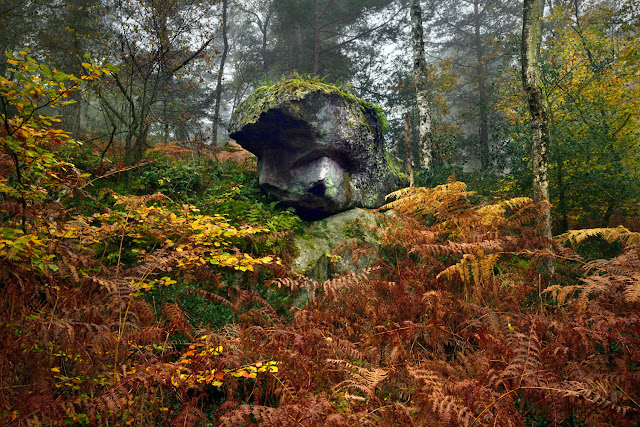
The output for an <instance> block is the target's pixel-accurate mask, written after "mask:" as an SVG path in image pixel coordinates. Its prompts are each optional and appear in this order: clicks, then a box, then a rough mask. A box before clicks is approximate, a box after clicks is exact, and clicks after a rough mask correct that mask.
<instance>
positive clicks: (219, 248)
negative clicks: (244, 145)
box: [0, 57, 640, 426]
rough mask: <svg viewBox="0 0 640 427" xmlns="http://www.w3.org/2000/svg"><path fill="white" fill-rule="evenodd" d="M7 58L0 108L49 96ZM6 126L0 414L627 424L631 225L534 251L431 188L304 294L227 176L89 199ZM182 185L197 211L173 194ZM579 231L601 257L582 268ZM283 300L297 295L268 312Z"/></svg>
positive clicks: (110, 420) (179, 420)
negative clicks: (601, 249)
mask: <svg viewBox="0 0 640 427" xmlns="http://www.w3.org/2000/svg"><path fill="white" fill-rule="evenodd" d="M15 61H16V62H18V64H25V67H26V68H24V69H22V71H20V72H21V73H23V74H24V75H27V77H29V78H24V79H19V80H18V81H17V82H12V81H9V80H8V79H5V78H3V82H2V83H3V88H5V89H6V90H5V89H2V90H3V92H2V96H3V99H4V100H5V101H6V102H13V103H18V102H22V101H19V100H20V99H22V100H24V99H28V100H30V101H31V102H32V104H31V105H32V106H33V105H47V106H48V107H55V105H56V104H58V105H59V102H60V101H63V97H62V95H60V92H58V91H57V90H55V88H54V90H52V91H50V92H46V93H44V94H45V95H46V94H47V93H48V94H49V95H50V97H51V98H45V97H44V96H43V93H42V89H41V90H40V92H39V91H38V89H37V88H35V87H34V86H33V84H32V83H28V82H30V81H31V82H32V81H34V80H33V79H32V78H31V77H33V76H32V75H38V76H40V79H41V80H48V81H49V82H50V83H49V85H52V86H55V83H54V82H55V81H58V80H64V79H63V76H62V75H57V76H56V78H53V76H47V70H46V69H44V68H39V67H37V65H36V64H35V63H32V62H30V61H28V60H27V59H26V58H22V57H20V58H18V59H15ZM30 64H31V65H30ZM94 71H95V70H94ZM16 73H18V71H16ZM65 81H67V82H68V81H74V82H75V81H78V82H79V81H80V79H76V78H72V77H68V76H67V80H65ZM59 83H60V81H58V84H59ZM67 86H69V84H67ZM16 94H17V95H16ZM34 94H35V95H37V96H34ZM22 105H23V106H24V105H26V104H25V103H24V102H22ZM23 113H24V110H22V111H18V112H17V116H16V117H15V118H14V119H11V120H9V119H8V118H7V117H6V112H5V115H4V116H3V119H4V123H3V127H2V128H0V137H1V139H0V141H1V142H2V148H3V151H2V154H1V156H2V157H0V161H1V164H2V169H1V170H2V173H3V175H2V176H1V178H2V179H1V180H0V190H2V192H1V194H2V199H1V200H0V202H1V203H0V222H1V224H0V290H1V291H2V295H3V298H2V299H0V423H2V424H12V425H62V424H68V425H139V426H147V425H172V426H186V425H189V426H197V425H207V424H209V425H210V424H214V425H219V426H245V425H251V424H260V425H273V426H276V425H277V426H294V425H303V426H316V425H329V426H339V425H349V426H353V425H358V426H360V425H372V426H389V425H407V426H413V425H416V426H423V425H429V426H438V425H443V426H444V425H464V426H473V425H487V426H489V425H505V426H507V425H511V426H525V425H558V426H564V425H581V424H582V425H617V426H632V425H637V424H638V423H639V422H640V414H639V411H640V406H639V405H638V396H639V395H640V393H639V392H640V381H639V380H640V374H639V371H638V366H639V363H640V360H639V359H640V354H639V353H640V340H639V338H640V337H639V329H638V323H639V317H638V308H639V306H638V304H639V300H640V273H639V271H640V234H639V233H634V232H631V231H629V230H627V229H625V228H623V227H618V228H613V229H612V228H601V229H589V230H574V231H571V232H568V233H566V234H563V235H561V236H558V237H557V239H556V241H554V242H553V243H552V246H553V252H551V251H549V249H548V248H549V242H546V241H542V240H541V239H539V238H538V237H537V236H538V235H539V234H538V231H537V228H536V227H537V222H538V218H539V217H540V216H541V215H540V214H541V211H542V210H544V209H548V206H546V205H543V204H534V203H532V201H531V200H530V199H528V198H525V197H518V198H513V199H509V200H504V201H501V202H497V203H492V204H488V203H484V204H475V203H473V201H474V200H475V199H474V198H473V194H471V193H470V192H469V191H467V189H466V186H465V184H464V183H462V182H459V181H456V180H455V179H451V180H450V181H449V182H447V183H446V184H444V185H440V186H437V187H434V188H408V189H403V190H400V191H397V192H395V193H392V194H391V195H390V198H389V204H388V205H386V206H384V207H383V208H382V210H387V209H394V210H395V212H396V214H395V215H384V216H383V217H381V219H380V224H384V225H380V226H373V225H370V227H373V228H376V229H377V231H378V233H379V234H380V235H381V238H382V243H381V245H382V246H381V250H380V256H379V257H378V259H377V260H376V261H375V262H374V264H373V265H371V266H370V267H368V268H367V269H365V270H363V271H360V272H345V273H344V274H340V275H338V276H336V277H334V278H332V279H331V280H328V281H325V282H322V283H319V282H317V281H315V280H313V278H307V277H303V276H293V275H291V274H290V272H289V270H288V268H287V262H286V261H287V260H286V258H287V257H290V256H291V253H289V252H287V250H288V249H286V247H287V246H286V245H283V246H279V245H280V244H281V241H283V240H284V241H286V239H289V238H290V234H291V230H293V229H294V228H295V227H296V226H297V225H296V224H297V220H296V219H294V216H292V215H291V214H285V213H282V212H281V213H276V210H270V209H271V208H272V207H269V206H268V205H265V206H262V207H260V209H264V210H265V212H274V213H275V215H274V216H278V215H282V217H281V218H280V219H279V220H278V221H281V222H279V223H278V225H276V226H270V227H267V228H265V226H264V225H261V224H260V223H258V222H253V221H249V220H246V218H247V217H246V216H245V217H242V215H244V213H243V212H244V211H246V210H247V209H252V208H256V209H257V207H256V206H258V205H256V204H252V202H253V201H255V200H256V199H254V198H253V196H250V195H248V193H242V192H243V191H246V190H243V188H244V189H246V188H248V187H249V185H245V187H239V186H237V187H234V186H231V188H226V189H224V190H223V189H221V187H219V188H218V189H214V187H215V186H213V187H212V186H211V183H210V182H209V183H207V182H208V181H209V180H214V181H215V180H216V179H219V176H220V175H217V176H201V177H199V178H198V180H195V178H194V181H189V182H186V183H180V184H179V185H178V183H175V182H173V178H172V177H171V176H167V175H166V173H165V172H166V171H163V172H162V176H160V174H157V176H153V175H152V173H151V172H153V173H156V172H159V170H156V171H155V172H154V169H153V168H147V169H145V170H144V171H146V172H147V175H145V174H144V173H142V174H138V175H139V176H140V177H141V178H140V179H143V180H147V181H146V183H145V186H144V189H143V188H139V189H138V191H141V192H144V191H147V190H149V191H151V192H152V193H151V194H133V195H124V194H122V192H119V191H114V190H113V189H112V188H104V191H102V189H100V190H101V191H97V192H94V191H93V190H92V189H91V188H90V185H89V184H90V183H92V182H96V183H97V181H92V180H93V179H94V178H93V177H91V176H90V175H87V174H84V173H81V172H80V171H79V170H77V168H75V167H74V166H73V165H72V164H71V163H70V162H67V161H62V160H61V159H60V157H59V156H58V155H57V153H58V148H59V147H60V146H64V145H69V144H73V141H72V140H71V139H70V137H69V136H68V135H66V134H65V133H64V132H61V131H59V130H57V129H55V127H53V126H52V124H51V122H50V120H48V118H46V117H45V118H44V119H43V118H42V116H40V117H41V118H40V119H38V118H37V117H38V116H36V115H33V114H27V115H24V114H23ZM20 114H23V115H20ZM183 160H184V159H183ZM163 161H164V160H163ZM207 161H208V160H207ZM167 164H169V163H167ZM187 164H188V163H184V164H183V165H182V166H181V165H179V164H176V165H173V166H172V167H175V168H176V170H175V171H173V172H171V173H172V174H176V175H179V176H183V175H180V174H183V173H184V174H185V175H184V176H186V172H185V171H184V170H183V171H181V172H180V170H181V168H183V167H187V166H185V165H187ZM191 166H193V165H191ZM211 167H212V168H220V169H217V171H218V173H223V172H221V171H224V170H227V169H224V168H225V167H226V166H219V165H216V164H215V162H214V163H212V164H211ZM200 170H204V169H200ZM212 170H216V169H212ZM230 170H232V169H230ZM116 172H117V170H116ZM116 172H114V174H115V173H116ZM230 173H231V172H230ZM107 174H108V175H109V176H115V175H114V174H111V172H107ZM26 176H28V177H29V180H28V181H27V180H25V179H24V178H25V177H26ZM165 178H169V179H166V180H165ZM234 179H235V178H234ZM160 180H162V182H161V181H160ZM172 182H173V184H172ZM183 184H184V185H183ZM236 184H238V182H236ZM243 185H244V184H243ZM201 186H202V187H201ZM105 187H107V186H105ZM234 188H235V189H234ZM203 189H204V190H206V189H212V190H211V193H210V194H208V195H206V196H205V197H203V200H205V202H204V203H205V205H201V206H200V209H198V207H197V206H194V205H193V204H189V203H185V201H188V199H181V197H183V196H184V194H185V193H186V194H187V196H184V197H187V198H188V197H193V200H194V201H196V200H195V199H196V195H197V194H200V193H202V191H204V190H203ZM90 190H91V191H90ZM230 191H231V192H232V194H231V195H230V196H228V197H227V196H225V194H227V193H228V192H230ZM240 194H245V195H247V199H246V200H244V201H243V198H242V197H241V196H240ZM207 198H210V200H211V201H213V202H215V203H209V202H206V200H207ZM83 201H86V202H87V203H92V205H91V209H92V210H93V212H87V211H84V210H83V207H86V205H85V204H83V203H82V202H83ZM70 202H73V203H70ZM245 202H246V204H245ZM217 209H228V211H227V212H224V213H225V214H226V216H223V215H220V213H221V212H220V211H218V210H217ZM234 212H237V215H236V214H235V213H234ZM241 218H242V219H243V220H242V221H240V220H241ZM262 219H263V220H264V219H265V218H264V217H263V218H262ZM267 219H268V218H267ZM236 221H239V222H243V223H244V225H241V224H239V223H238V222H236ZM262 236H264V237H262ZM269 236H271V238H272V239H273V240H270V237H269ZM589 239H602V240H604V241H607V242H609V243H614V242H615V244H617V245H619V251H618V253H616V254H614V255H613V257H611V258H608V259H596V260H592V259H583V258H582V257H581V256H580V255H579V254H578V251H576V248H577V247H579V245H581V244H584V242H585V241H589ZM278 247H280V248H281V249H282V250H281V251H280V252H279V255H280V257H279V258H278V257H275V256H273V255H271V253H272V252H270V250H271V249H274V248H278ZM342 247H343V249H344V252H343V253H341V254H339V255H340V256H343V257H346V256H354V257H357V256H358V254H359V253H360V252H359V251H358V250H357V248H354V247H353V246H352V245H343V246H342ZM550 258H551V259H553V260H554V262H555V269H554V272H553V273H552V274H545V273H543V272H544V271H545V269H543V268H539V267H540V266H542V265H547V264H548V263H547V260H548V259H550ZM356 264H357V263H356ZM287 295H305V296H306V298H307V303H306V304H305V305H304V306H302V307H296V306H293V305H292V304H291V305H290V307H291V309H290V311H289V312H287V311H286V308H287V307H286V303H283V301H287Z"/></svg>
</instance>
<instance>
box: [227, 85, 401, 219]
mask: <svg viewBox="0 0 640 427" xmlns="http://www.w3.org/2000/svg"><path fill="white" fill-rule="evenodd" d="M385 123H386V121H385V119H384V114H383V113H382V111H381V110H380V108H379V107H377V106H375V105H374V104H371V103H368V102H366V101H363V100H361V99H359V98H357V97H355V96H354V95H352V94H349V93H347V92H345V91H343V90H342V89H340V88H338V87H336V86H333V85H330V84H327V83H324V82H320V81H316V80H304V79H299V78H296V79H291V80H286V81H283V82H281V83H277V84H275V85H273V86H267V87H262V88H259V89H258V90H256V92H254V93H253V94H252V95H251V96H249V97H248V98H247V99H246V100H245V101H244V102H242V103H241V104H240V105H239V106H238V108H237V109H236V111H235V112H234V114H233V116H232V120H231V123H230V129H229V130H230V135H231V137H232V138H234V139H235V140H236V141H237V142H238V143H239V144H240V145H242V146H243V147H244V148H246V149H247V150H249V151H251V152H252V153H254V154H255V155H256V156H257V157H258V177H259V181H260V186H261V187H262V188H263V189H264V190H265V191H267V192H270V193H272V194H273V195H274V196H275V197H277V198H279V199H280V200H281V201H282V202H284V203H285V204H287V205H290V206H293V207H295V208H296V209H297V211H298V213H299V214H300V215H301V216H302V217H303V218H305V219H312V220H313V219H321V218H324V217H327V216H330V215H333V214H336V213H338V212H342V211H345V210H348V209H351V208H354V207H363V208H376V207H378V206H380V205H381V204H382V203H383V202H384V196H385V195H386V194H388V193H389V192H391V191H393V190H395V189H396V188H397V187H398V184H397V183H398V180H397V179H396V178H397V177H396V176H395V174H394V173H393V172H392V171H391V170H390V168H389V165H388V162H387V159H386V153H385V148H384V139H383V127H384V126H385Z"/></svg>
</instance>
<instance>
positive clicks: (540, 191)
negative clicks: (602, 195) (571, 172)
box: [522, 0, 552, 239]
mask: <svg viewBox="0 0 640 427" xmlns="http://www.w3.org/2000/svg"><path fill="white" fill-rule="evenodd" d="M540 1H541V0H524V6H523V25H522V84H523V86H524V90H525V92H526V94H527V101H528V104H529V114H530V116H531V139H532V142H533V165H532V166H533V200H534V202H541V201H546V202H548V201H549V176H548V163H549V139H550V137H549V115H548V111H547V104H546V98H545V93H544V88H543V85H542V82H541V80H540V70H539V67H538V55H537V54H538V40H539V32H540V17H541V12H542V8H541V6H540ZM543 215H544V216H543V218H542V237H543V238H545V239H551V237H552V235H551V211H550V209H546V210H545V212H544V214H543Z"/></svg>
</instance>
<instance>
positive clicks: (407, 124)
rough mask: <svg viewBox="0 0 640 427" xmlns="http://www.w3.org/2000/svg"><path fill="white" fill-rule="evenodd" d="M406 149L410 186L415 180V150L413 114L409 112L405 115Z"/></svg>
mask: <svg viewBox="0 0 640 427" xmlns="http://www.w3.org/2000/svg"><path fill="white" fill-rule="evenodd" d="M404 149H405V152H406V154H405V156H406V157H405V159H406V164H407V171H409V186H410V187H413V186H414V185H415V182H414V179H413V150H412V149H411V114H410V113H409V112H407V114H405V115H404Z"/></svg>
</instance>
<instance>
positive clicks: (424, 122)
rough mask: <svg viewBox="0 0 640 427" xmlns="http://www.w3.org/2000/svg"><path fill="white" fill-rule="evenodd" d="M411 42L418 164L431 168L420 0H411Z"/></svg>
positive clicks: (425, 67)
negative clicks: (418, 153) (417, 121)
mask: <svg viewBox="0 0 640 427" xmlns="http://www.w3.org/2000/svg"><path fill="white" fill-rule="evenodd" d="M410 15H411V42H412V43H411V44H412V47H413V80H414V84H415V86H416V101H417V104H418V116H419V118H420V124H419V126H418V129H419V134H420V165H421V166H422V168H424V169H426V170H431V165H432V163H433V152H432V146H431V145H432V144H431V111H430V109H429V98H428V88H427V75H426V72H427V61H426V59H425V56H424V40H423V31H422V9H421V7H420V0H411V5H410Z"/></svg>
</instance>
